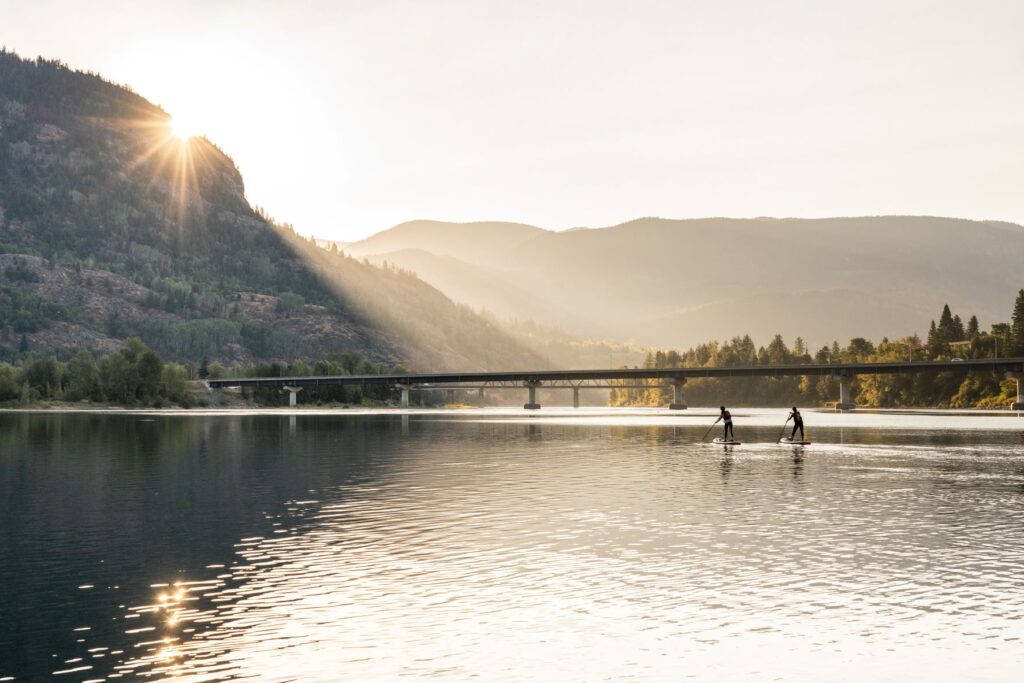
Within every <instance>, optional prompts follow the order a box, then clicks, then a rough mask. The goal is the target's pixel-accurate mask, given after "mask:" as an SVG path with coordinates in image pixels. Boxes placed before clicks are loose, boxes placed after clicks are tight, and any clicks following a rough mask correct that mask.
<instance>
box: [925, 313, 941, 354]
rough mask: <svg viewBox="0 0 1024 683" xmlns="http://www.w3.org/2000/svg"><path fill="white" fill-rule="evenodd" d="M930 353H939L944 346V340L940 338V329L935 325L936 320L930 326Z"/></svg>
mask: <svg viewBox="0 0 1024 683" xmlns="http://www.w3.org/2000/svg"><path fill="white" fill-rule="evenodd" d="M927 348H928V354H929V355H930V356H932V357H935V356H937V355H939V351H940V350H941V348H942V342H941V341H940V340H939V331H938V329H937V328H936V327H935V321H934V320H933V321H932V324H931V326H930V327H929V328H928V343H927Z"/></svg>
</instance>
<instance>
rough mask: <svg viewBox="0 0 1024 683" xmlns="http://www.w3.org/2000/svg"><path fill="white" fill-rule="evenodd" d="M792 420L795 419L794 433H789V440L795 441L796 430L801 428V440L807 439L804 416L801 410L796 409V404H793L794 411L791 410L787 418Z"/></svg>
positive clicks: (787, 420)
mask: <svg viewBox="0 0 1024 683" xmlns="http://www.w3.org/2000/svg"><path fill="white" fill-rule="evenodd" d="M790 420H792V421H793V433H792V434H790V435H789V440H790V441H793V440H795V439H796V430H798V429H799V430H800V440H801V441H806V440H807V439H806V438H804V416H803V415H801V414H800V411H799V410H797V409H796V406H793V412H791V413H790V414H789V417H787V418H786V422H789V421H790Z"/></svg>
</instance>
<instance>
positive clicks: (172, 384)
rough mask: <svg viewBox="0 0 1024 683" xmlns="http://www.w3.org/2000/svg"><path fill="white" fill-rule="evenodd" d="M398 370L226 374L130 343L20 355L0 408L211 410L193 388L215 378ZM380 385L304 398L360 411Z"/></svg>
mask: <svg viewBox="0 0 1024 683" xmlns="http://www.w3.org/2000/svg"><path fill="white" fill-rule="evenodd" d="M404 372H405V369H404V368H402V367H401V366H397V367H395V366H385V365H381V364H378V363H374V362H372V361H370V360H369V359H367V358H366V357H365V356H363V355H361V354H359V353H356V352H352V351H345V352H341V353H336V354H331V355H330V356H328V357H327V358H323V359H320V360H318V361H316V362H315V363H313V364H312V365H310V364H309V363H306V362H305V361H303V360H296V361H294V362H292V363H289V364H286V365H284V364H279V363H262V364H258V365H252V366H244V367H241V366H240V367H230V368H225V367H223V366H221V365H220V364H218V363H209V362H207V361H206V360H203V361H202V362H200V363H199V364H196V363H192V362H189V363H185V364H180V363H173V362H164V361H163V360H161V358H160V357H159V356H158V355H157V354H156V353H154V352H153V351H152V350H151V349H150V348H149V347H147V346H146V345H145V344H144V343H143V342H142V341H141V340H140V339H135V338H132V339H128V340H127V341H126V342H125V343H124V346H123V347H122V348H121V349H120V350H118V351H116V352H113V353H108V354H102V355H100V356H99V357H97V356H96V355H94V354H93V353H91V352H90V351H88V350H84V349H83V350H80V351H78V352H77V353H73V354H71V355H70V356H69V357H67V358H66V359H64V360H62V359H61V358H58V357H57V356H56V355H54V354H52V353H29V352H26V353H24V354H21V355H20V356H19V357H18V358H17V359H16V361H15V362H14V363H8V362H0V406H6V407H30V406H39V405H47V404H67V403H86V404H100V405H104V404H106V405H115V406H126V407H135V408H163V407H181V408H193V407H204V406H208V405H211V404H216V403H217V400H218V399H219V398H223V395H220V396H215V395H211V394H210V393H208V392H207V391H206V389H205V388H203V386H202V385H201V384H200V383H198V382H196V381H195V380H198V379H206V378H218V377H227V376H231V377H282V376H288V377H306V376H310V375H314V374H316V375H335V376H345V375H379V374H385V373H387V374H403V373H404ZM394 397H395V396H394V390H393V389H392V388H391V387H386V386H368V387H365V388H364V387H358V386H357V387H340V386H334V387H310V388H308V389H307V390H305V391H304V392H303V394H302V402H303V403H306V404H313V405H318V404H360V403H364V402H371V403H372V402H384V401H388V400H391V399H393V398H394ZM238 398H239V399H240V400H241V401H243V402H245V403H255V404H257V405H265V406H275V405H285V404H287V399H286V397H285V395H284V394H282V392H281V391H278V390H275V389H260V390H258V391H254V392H251V391H244V392H241V395H240V396H239V397H238Z"/></svg>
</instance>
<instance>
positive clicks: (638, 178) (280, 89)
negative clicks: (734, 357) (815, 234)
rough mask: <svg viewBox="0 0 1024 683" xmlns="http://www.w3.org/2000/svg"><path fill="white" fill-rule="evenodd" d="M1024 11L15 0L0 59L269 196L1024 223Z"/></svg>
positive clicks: (0, 4) (580, 217)
mask: <svg viewBox="0 0 1024 683" xmlns="http://www.w3.org/2000/svg"><path fill="white" fill-rule="evenodd" d="M1022 29H1024V2H1020V1H1019V0H1006V1H1002V0H964V1H962V2H943V1H941V0H930V1H925V0H921V1H917V0H882V1H876V0H870V1H865V0H857V1H856V2H852V1H848V0H842V1H839V0H832V1H829V0H807V1H791V2H785V1H773V2H765V1H761V0H751V1H749V2H739V1H731V2H730V1H713V0H708V1H703V2H686V1H680V0H676V1H668V0H666V1H663V2H643V1H637V0H632V1H629V2H610V1H598V0H589V1H580V2H568V1H564V0H542V1H538V2H534V1H527V0H506V1H505V2H487V1H482V0H464V1H448V0H433V1H431V0H418V1H411V0H410V1H400V0H394V1H392V0H366V1H358V2H356V1H353V2H329V1H325V0H310V1H307V2H259V1H255V0H244V1H243V0H220V1H216V0H207V1H204V2H197V1H193V0H176V1H175V2H150V1H146V0H135V1H133V2H114V1H111V0H90V1H89V2H81V0H0V44H3V45H6V46H7V47H8V49H13V50H15V51H16V52H18V53H19V54H21V55H22V56H26V57H32V56H36V55H43V56H46V57H50V58H58V59H61V60H63V61H65V62H67V63H68V64H69V65H71V66H73V67H76V68H83V69H89V70H94V71H98V72H100V73H101V74H102V75H104V76H105V77H107V78H109V79H111V80H114V81H117V82H121V83H126V84H128V85H130V86H131V87H132V88H133V89H134V90H136V91H137V92H139V93H140V94H142V95H144V96H145V97H147V98H149V99H150V100H152V101H154V102H156V103H158V104H160V105H162V106H163V107H164V108H165V109H167V110H168V111H169V112H170V113H171V114H172V115H176V116H178V117H181V118H184V119H187V120H188V121H189V122H192V123H193V124H194V126H195V127H196V128H197V129H198V131H199V132H202V133H205V134H207V135H208V136H209V137H210V139H211V140H213V141H214V142H215V143H217V144H218V145H220V146H221V147H222V148H223V149H224V150H225V151H226V152H227V153H228V154H230V155H231V156H232V157H233V158H234V159H235V161H236V162H237V163H238V165H239V167H240V168H241V171H242V174H243V176H244V178H245V181H246V187H247V192H248V195H249V199H250V200H251V201H252V202H253V203H255V204H259V205H261V206H263V207H265V208H266V209H267V210H268V211H269V212H270V213H271V214H272V215H274V216H275V217H276V218H278V219H279V220H282V221H287V222H290V223H293V224H294V225H295V226H296V228H297V229H298V230H299V231H300V232H303V233H306V234H316V235H318V236H322V237H330V238H334V239H340V240H353V239H358V238H360V237H364V236H367V235H369V234H371V233H373V232H376V231H378V230H382V229H385V228H387V227H390V226H391V225H394V224H396V223H399V222H402V221H406V220H412V219H417V218H434V219H439V220H456V221H469V220H512V221H522V222H527V223H532V224H535V225H540V226H542V227H546V228H553V229H562V228H568V227H573V226H581V225H587V226H603V225H611V224H615V223H619V222H622V221H625V220H630V219H632V218H636V217H640V216H662V217H667V218H686V217H703V216H768V215H771V216H807V217H815V216H830V215H874V214H889V213H909V214H931V215H944V216H958V217H965V218H978V219H1003V220H1010V221H1014V222H1018V223H1024V33H1022Z"/></svg>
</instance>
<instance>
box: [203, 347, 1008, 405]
mask: <svg viewBox="0 0 1024 683" xmlns="http://www.w3.org/2000/svg"><path fill="white" fill-rule="evenodd" d="M968 370H974V371H989V372H1004V373H1006V376H1007V377H1008V378H1011V379H1016V380H1017V401H1016V402H1015V403H1014V404H1013V405H1012V409H1013V410H1024V396H1022V394H1021V380H1022V379H1024V358H980V359H967V360H948V361H906V362H895V363H830V364H814V365H753V366H736V367H714V368H633V369H629V368H623V369H619V370H537V371H522V372H470V373H464V372H451V373H441V374H437V373H434V374H418V375H348V376H329V377H238V378H234V379H208V380H206V385H207V387H208V388H210V389H227V388H249V389H258V388H261V387H268V388H277V389H284V390H286V391H288V392H289V393H290V396H289V405H295V403H296V398H295V397H296V394H297V393H298V392H299V391H301V390H302V389H303V388H304V387H323V386H381V385H385V386H390V387H394V388H396V389H400V390H401V392H402V399H401V401H402V402H401V405H402V407H403V408H404V407H408V406H409V392H410V391H411V390H412V389H478V390H480V391H481V392H482V391H484V390H486V389H511V388H520V389H521V388H524V387H525V388H526V389H527V390H528V392H529V401H528V402H527V403H526V405H525V406H523V407H524V408H526V409H528V410H535V409H537V408H540V404H538V403H537V389H538V388H540V387H544V388H545V389H572V394H573V407H574V408H578V407H579V405H580V389H625V388H640V389H650V388H652V386H657V383H659V382H660V383H661V384H663V385H669V386H671V387H672V390H673V394H672V404H671V406H670V407H671V408H673V409H677V410H678V409H683V408H686V405H685V404H684V403H683V385H685V384H686V381H687V380H688V379H699V378H704V377H793V376H810V377H836V378H837V379H838V380H839V401H838V402H837V403H836V408H839V409H841V410H849V409H851V408H853V407H854V405H853V399H852V397H851V396H850V380H851V379H853V378H854V377H856V376H857V375H878V374H910V373H920V372H954V371H957V372H965V371H968ZM652 381H653V382H654V384H652Z"/></svg>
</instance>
